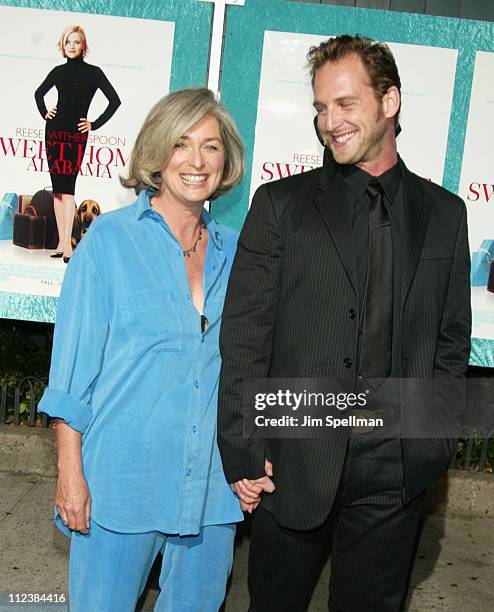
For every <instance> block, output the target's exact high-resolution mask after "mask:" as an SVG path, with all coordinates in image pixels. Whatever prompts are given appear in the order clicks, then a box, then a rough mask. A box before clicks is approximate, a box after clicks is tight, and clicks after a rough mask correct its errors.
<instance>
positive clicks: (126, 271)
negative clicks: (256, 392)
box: [40, 192, 243, 535]
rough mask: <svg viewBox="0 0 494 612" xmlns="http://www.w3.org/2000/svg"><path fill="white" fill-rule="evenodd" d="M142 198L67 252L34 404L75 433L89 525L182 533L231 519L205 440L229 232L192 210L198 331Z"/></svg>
mask: <svg viewBox="0 0 494 612" xmlns="http://www.w3.org/2000/svg"><path fill="white" fill-rule="evenodd" d="M152 195H153V193H152V192H141V194H140V195H139V198H138V199H137V201H136V202H135V203H134V204H132V205H130V206H128V207H125V208H121V209H119V210H116V211H112V212H109V213H107V214H105V215H103V216H101V217H99V218H98V219H97V220H96V221H95V222H94V223H93V225H92V226H91V228H90V230H89V232H88V234H87V235H86V236H85V237H84V240H83V241H82V242H81V243H80V244H79V246H78V247H77V249H76V251H75V253H74V255H73V257H72V258H71V261H70V264H69V266H68V269H67V271H66V274H65V279H64V283H63V287H62V293H61V297H60V302H59V307H58V311H57V322H56V326H55V338H54V347H53V353H52V363H51V370H50V384H49V388H48V389H47V390H46V391H45V394H44V396H43V399H42V401H41V404H40V410H41V411H43V412H46V413H47V414H48V415H50V416H52V417H58V418H61V419H63V420H64V421H65V422H66V423H67V424H68V425H70V426H71V427H73V428H74V429H76V430H78V431H80V432H81V433H82V434H83V435H82V458H83V466H84V473H85V476H86V479H87V481H88V486H89V490H90V493H91V498H92V503H91V515H92V518H93V519H94V520H95V521H96V522H97V523H98V524H99V525H101V526H102V527H105V528H107V529H111V530H114V531H119V532H124V533H139V532H147V531H160V532H162V533H167V534H181V535H186V534H194V533H198V531H199V529H200V528H201V527H202V526H205V525H219V524H225V523H232V522H235V521H239V520H242V518H243V515H242V513H241V511H240V508H239V503H238V500H237V499H236V497H235V496H234V494H233V492H232V491H231V489H230V487H229V486H228V484H227V482H226V480H225V477H224V474H223V470H222V466H221V461H220V456H219V452H218V448H217V445H216V401H217V391H218V377H219V370H220V355H219V347H218V337H219V327H220V317H221V311H222V308H223V300H224V296H225V290H226V286H227V281H228V276H229V273H230V268H231V264H232V259H233V255H234V253H235V248H236V242H237V233H236V232H234V231H233V230H231V229H229V228H226V227H224V226H221V225H219V224H218V223H216V222H215V221H214V220H213V219H212V218H211V217H210V216H209V215H208V213H207V211H204V212H203V221H204V223H205V224H206V227H207V230H208V246H207V252H206V258H205V263H204V296H205V300H204V314H205V316H206V317H207V319H208V321H209V325H208V328H207V330H206V331H205V332H204V333H202V332H201V318H200V315H199V313H198V312H197V310H196V309H195V307H194V304H193V301H192V296H191V294H190V288H189V283H188V278H187V272H186V268H185V262H184V255H183V252H182V248H181V246H180V244H179V242H178V241H177V239H176V238H175V237H174V235H173V234H172V232H171V231H170V228H169V227H168V225H167V224H166V222H165V221H164V219H163V217H162V216H161V215H160V214H159V213H157V212H156V211H154V210H153V209H152V208H151V207H150V204H149V198H150V197H151V196H152Z"/></svg>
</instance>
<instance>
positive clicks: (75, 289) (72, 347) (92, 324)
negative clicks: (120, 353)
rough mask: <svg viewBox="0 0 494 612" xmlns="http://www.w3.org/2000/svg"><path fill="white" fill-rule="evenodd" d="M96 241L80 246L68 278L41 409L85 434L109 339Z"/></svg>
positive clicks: (66, 274)
mask: <svg viewBox="0 0 494 612" xmlns="http://www.w3.org/2000/svg"><path fill="white" fill-rule="evenodd" d="M93 237H94V236H92V235H91V233H89V234H88V235H87V236H86V237H85V239H84V242H83V243H81V244H80V245H79V246H78V247H77V251H76V252H75V253H74V255H73V256H72V258H71V261H70V264H69V266H68V268H67V271H66V273H65V278H64V282H63V286H62V291H61V295H60V301H59V304H58V309H57V318H56V324H55V335H54V340H53V351H52V358H51V367H50V380H49V386H48V388H47V389H46V390H45V393H44V394H43V397H42V399H41V402H40V404H39V407H38V410H39V411H40V412H44V413H46V414H47V415H48V416H50V417H54V418H59V419H63V420H64V421H65V422H66V423H67V425H69V426H70V427H72V428H73V429H76V430H77V431H80V432H81V433H84V431H85V430H86V428H87V427H88V425H89V423H90V421H91V418H92V408H91V389H92V385H93V383H94V381H95V379H96V378H97V376H98V374H99V372H100V369H101V363H102V360H103V354H104V349H105V344H106V339H107V336H108V305H107V295H106V289H105V283H104V281H103V279H102V277H101V275H100V274H99V272H98V270H97V269H96V267H95V265H94V261H95V258H94V248H93V246H94V245H93V240H92V239H93Z"/></svg>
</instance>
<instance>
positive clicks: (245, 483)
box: [231, 459, 276, 514]
mask: <svg viewBox="0 0 494 612" xmlns="http://www.w3.org/2000/svg"><path fill="white" fill-rule="evenodd" d="M264 471H265V472H266V476H262V477H261V478H257V479H255V480H249V479H248V478H243V479H242V480H238V481H237V482H235V483H233V484H232V485H231V487H232V490H233V491H234V492H235V493H236V494H237V496H238V498H239V500H240V508H241V509H242V511H243V512H248V513H249V514H252V512H253V511H254V510H255V509H256V508H257V506H258V505H259V503H260V501H261V497H260V495H261V493H262V492H264V493H272V492H273V491H274V490H275V488H276V487H275V484H274V482H273V481H272V480H271V476H272V475H273V464H272V463H271V461H269V460H268V459H266V460H265V462H264Z"/></svg>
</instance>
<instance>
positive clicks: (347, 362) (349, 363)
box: [343, 357, 352, 368]
mask: <svg viewBox="0 0 494 612" xmlns="http://www.w3.org/2000/svg"><path fill="white" fill-rule="evenodd" d="M343 365H344V366H345V368H351V367H352V360H351V359H348V357H345V359H343Z"/></svg>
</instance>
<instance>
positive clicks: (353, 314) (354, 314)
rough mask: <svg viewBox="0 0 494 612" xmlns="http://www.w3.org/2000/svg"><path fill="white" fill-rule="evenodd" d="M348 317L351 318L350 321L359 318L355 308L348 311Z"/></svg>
mask: <svg viewBox="0 0 494 612" xmlns="http://www.w3.org/2000/svg"><path fill="white" fill-rule="evenodd" d="M348 316H349V317H350V319H355V317H356V316H357V313H356V312H355V308H350V310H349V311H348Z"/></svg>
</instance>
